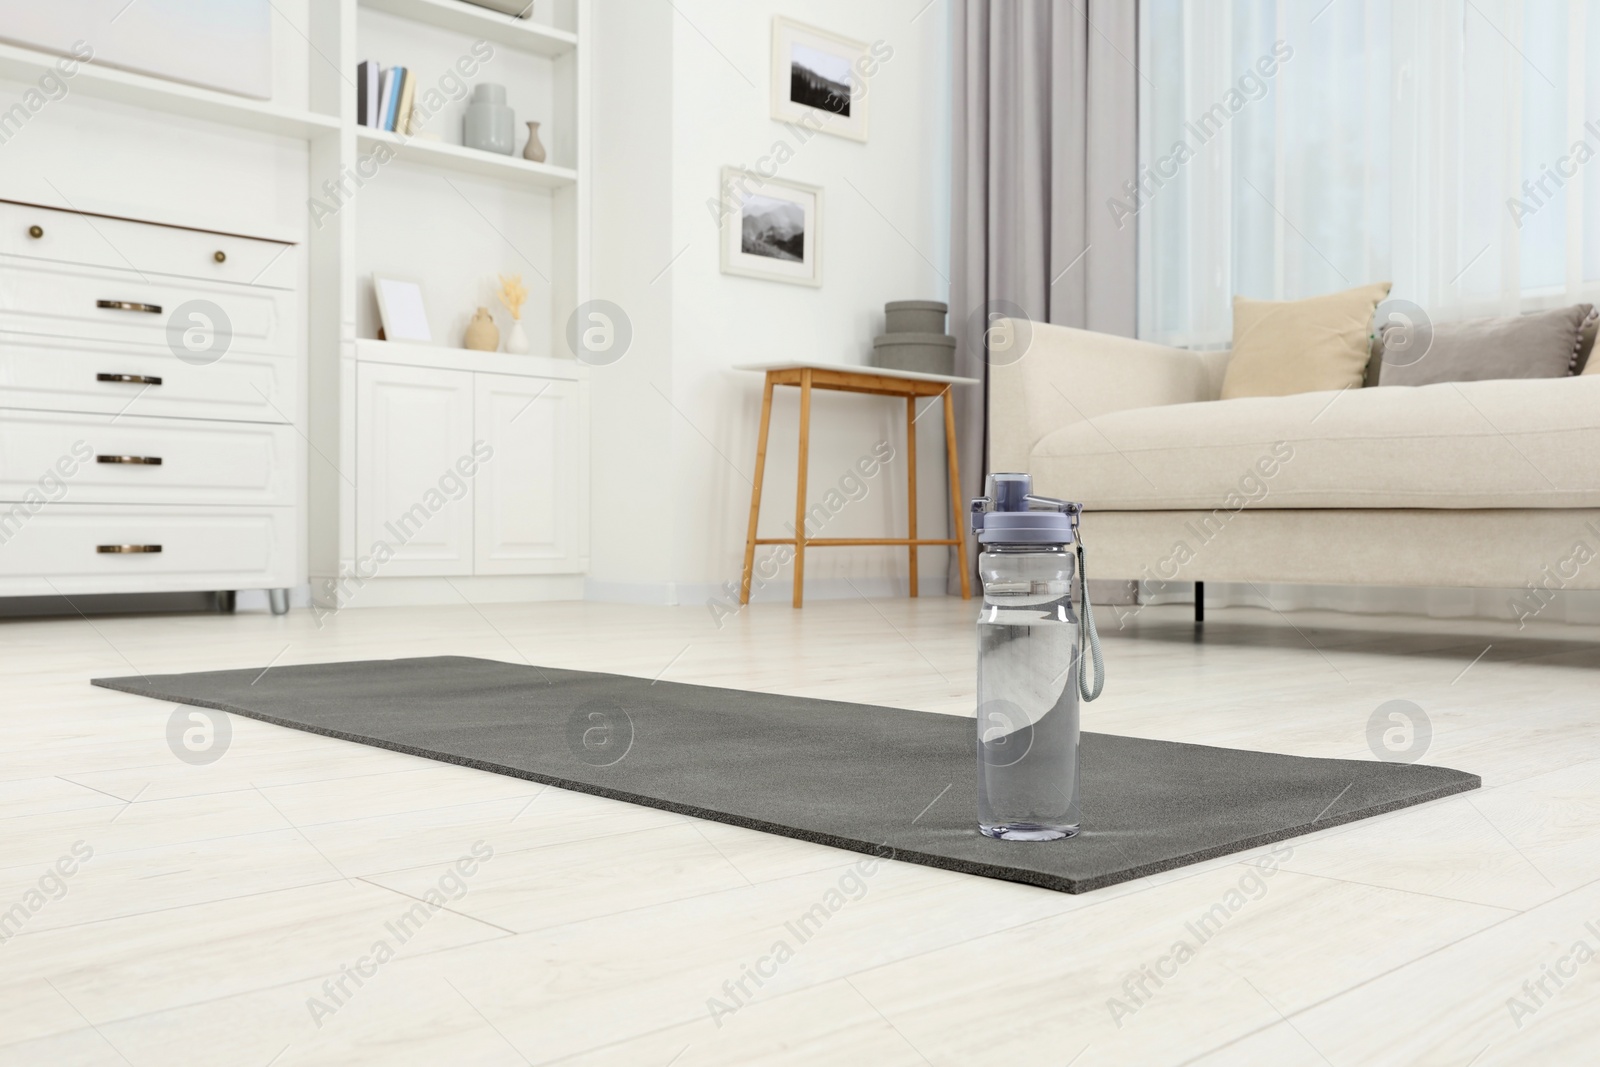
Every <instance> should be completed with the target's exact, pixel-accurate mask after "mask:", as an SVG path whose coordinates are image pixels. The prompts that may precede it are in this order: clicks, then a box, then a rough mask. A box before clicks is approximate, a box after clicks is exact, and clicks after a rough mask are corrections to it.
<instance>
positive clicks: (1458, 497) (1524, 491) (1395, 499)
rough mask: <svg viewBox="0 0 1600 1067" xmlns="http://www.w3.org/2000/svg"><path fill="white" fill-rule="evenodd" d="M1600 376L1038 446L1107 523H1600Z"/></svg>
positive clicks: (1328, 396)
mask: <svg viewBox="0 0 1600 1067" xmlns="http://www.w3.org/2000/svg"><path fill="white" fill-rule="evenodd" d="M1597 452H1600V375H1587V376H1582V377H1568V378H1544V379H1526V380H1516V381H1492V382H1461V383H1456V382H1446V383H1442V384H1438V385H1424V386H1417V387H1415V388H1409V389H1385V388H1376V389H1349V390H1342V391H1337V392H1322V393H1301V394H1297V395H1294V396H1283V397H1245V398H1241V399H1237V400H1212V401H1205V402H1202V403H1195V404H1174V405H1170V406H1167V407H1153V408H1141V409H1137V410H1133V411H1117V412H1112V413H1110V414H1106V415H1101V416H1098V417H1096V418H1094V419H1091V420H1089V421H1087V422H1080V423H1075V424H1073V425H1070V426H1065V427H1063V428H1061V429H1059V430H1056V431H1054V432H1052V433H1050V434H1047V435H1046V436H1044V437H1043V438H1041V439H1040V441H1039V442H1038V444H1036V445H1035V446H1034V449H1033V452H1032V456H1031V458H1030V464H1029V469H1030V470H1031V471H1032V473H1033V474H1034V476H1035V479H1036V483H1037V484H1038V485H1039V487H1040V488H1039V490H1038V491H1039V492H1041V493H1045V494H1048V495H1050V496H1060V497H1066V498H1067V499H1070V500H1081V501H1083V502H1084V504H1085V505H1086V506H1087V507H1089V508H1094V509H1100V510H1130V509H1131V510H1161V509H1182V510H1194V509H1203V510H1211V509H1214V508H1224V507H1226V508H1232V509H1235V510H1237V509H1238V508H1240V507H1254V508H1519V507H1541V508H1552V507H1600V464H1597V463H1596V462H1595V461H1594V457H1595V455H1596V453H1597Z"/></svg>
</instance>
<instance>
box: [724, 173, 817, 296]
mask: <svg viewBox="0 0 1600 1067" xmlns="http://www.w3.org/2000/svg"><path fill="white" fill-rule="evenodd" d="M721 193H722V196H721V200H720V204H721V213H722V237H721V246H722V273H724V274H737V275H742V276H744V277H747V278H764V279H766V280H767V281H774V282H788V283H790V284H792V285H810V286H820V285H821V284H822V248H821V243H822V189H821V187H819V186H816V185H806V184H805V183H803V182H792V181H788V180H787V179H781V178H764V177H762V176H761V175H760V174H757V173H756V172H754V171H750V170H745V169H744V168H742V167H723V168H722V190H721Z"/></svg>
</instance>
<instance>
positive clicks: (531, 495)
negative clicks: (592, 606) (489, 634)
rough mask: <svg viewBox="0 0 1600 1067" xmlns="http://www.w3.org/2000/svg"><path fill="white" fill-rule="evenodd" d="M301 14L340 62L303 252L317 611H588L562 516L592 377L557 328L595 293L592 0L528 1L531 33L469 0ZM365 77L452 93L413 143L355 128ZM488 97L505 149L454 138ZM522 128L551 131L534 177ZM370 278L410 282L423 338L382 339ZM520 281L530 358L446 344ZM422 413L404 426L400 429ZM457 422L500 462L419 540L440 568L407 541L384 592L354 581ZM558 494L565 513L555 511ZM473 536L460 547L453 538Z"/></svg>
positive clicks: (438, 458) (579, 563)
mask: <svg viewBox="0 0 1600 1067" xmlns="http://www.w3.org/2000/svg"><path fill="white" fill-rule="evenodd" d="M312 15H313V18H314V19H315V20H316V21H315V23H314V25H313V26H312V34H311V46H312V48H313V49H315V53H314V54H320V55H322V56H325V57H328V58H333V59H336V62H337V65H338V67H339V71H338V76H337V77H336V78H330V77H326V76H324V77H322V78H321V80H320V81H319V80H318V75H317V71H316V66H315V65H314V66H313V73H312V78H313V82H312V85H311V94H310V95H311V99H312V102H313V106H314V107H318V108H326V110H328V111H329V112H330V113H331V114H335V115H337V119H336V120H335V126H334V132H332V133H330V134H328V135H326V136H323V135H317V136H315V137H314V139H313V140H312V141H311V144H312V152H311V170H312V174H311V183H310V185H311V190H312V193H313V196H315V195H316V194H317V192H318V190H322V191H323V194H324V195H323V202H324V204H325V205H326V206H327V207H329V208H330V212H329V213H328V214H326V215H323V217H322V218H321V219H320V222H319V224H317V225H315V226H314V227H313V229H312V232H311V236H310V241H309V244H310V256H309V264H310V271H309V273H310V294H311V295H310V304H311V306H310V318H311V338H312V342H311V347H312V352H311V360H310V364H311V372H310V373H311V382H310V395H309V398H308V402H309V409H310V421H309V425H308V427H307V430H308V434H307V436H308V439H309V441H310V442H311V446H312V447H311V452H312V459H311V470H310V501H311V504H310V516H311V524H310V531H309V545H308V549H309V551H308V555H309V560H310V575H311V586H312V596H313V599H314V600H316V601H317V602H318V603H319V604H321V605H323V606H324V607H332V606H335V605H343V604H344V603H347V602H348V603H363V604H374V603H397V602H407V603H415V602H430V601H442V602H455V603H459V602H460V597H461V596H462V595H467V596H469V597H471V598H472V599H474V600H476V599H479V598H495V597H500V598H505V597H513V596H514V597H516V598H519V599H537V598H541V597H562V598H565V597H573V596H579V595H581V588H582V577H581V571H582V570H583V569H584V568H586V566H587V557H588V547H587V537H588V534H587V510H586V508H584V509H583V514H581V515H577V516H575V517H574V516H572V515H567V514H565V513H564V511H563V509H566V510H567V511H570V510H572V502H573V500H574V499H586V495H587V490H588V486H587V481H588V474H587V444H588V441H587V430H586V429H585V427H586V425H587V404H588V387H587V383H586V375H585V374H583V373H582V372H583V371H585V370H586V369H587V368H584V367H583V366H582V365H581V364H578V363H577V362H576V361H575V360H573V359H571V358H570V354H569V353H567V352H566V351H565V349H566V343H565V327H566V321H567V318H568V317H569V316H570V314H571V313H572V310H573V309H574V308H575V307H576V306H577V305H578V304H579V303H581V302H582V301H583V300H585V299H587V288H588V287H587V277H588V257H589V252H588V246H589V228H588V221H587V213H588V184H589V183H588V179H589V175H588V172H587V167H586V166H585V160H586V157H587V152H588V137H587V130H586V127H587V121H588V106H589V104H588V93H587V85H586V80H585V79H586V77H587V69H588V39H587V34H586V29H587V26H588V23H589V0H537V2H536V3H535V5H534V10H533V18H531V19H515V18H511V17H509V16H505V15H501V14H498V13H496V12H494V11H491V10H489V9H487V8H482V7H477V6H474V5H472V4H469V3H466V2H464V0H329V2H328V3H326V4H320V3H319V4H314V5H313V6H312ZM485 45H487V47H485ZM363 61H371V62H376V63H378V64H380V65H381V66H382V67H385V68H387V67H392V66H403V67H406V68H407V69H409V70H410V71H412V72H413V74H414V75H415V76H417V78H418V90H417V93H418V96H417V98H418V100H419V101H420V100H421V93H422V92H423V91H424V90H426V89H429V88H434V89H438V90H439V91H440V94H441V95H442V96H444V97H445V99H446V100H447V103H446V104H445V105H444V106H442V107H439V108H438V109H437V110H436V111H435V112H434V114H432V115H431V116H429V118H428V119H427V121H426V124H425V126H424V131H425V132H424V133H423V134H422V135H416V134H414V135H409V136H408V135H403V134H399V133H394V132H388V131H383V130H378V129H372V128H369V127H366V126H363V125H361V124H359V122H358V121H357V114H356V90H355V83H356V78H357V65H358V64H359V63H361V62H363ZM322 66H324V67H329V69H332V68H331V66H330V65H329V64H322ZM469 69H470V70H471V73H470V74H469V73H467V71H468V70H469ZM481 82H495V83H499V84H502V85H505V86H506V88H507V97H508V102H509V103H510V104H511V106H512V107H513V110H514V111H515V112H516V117H517V120H518V121H517V126H516V132H517V141H516V146H517V154H515V155H509V156H506V155H496V154H493V153H488V152H481V151H477V150H475V149H471V148H467V147H465V146H464V145H462V144H461V143H460V141H461V139H462V115H463V110H464V107H465V100H464V99H463V98H464V97H465V96H466V95H467V93H468V92H469V91H470V86H471V85H473V84H477V83H481ZM526 119H535V120H539V121H540V122H541V125H542V129H541V140H542V141H543V143H544V144H545V147H546V151H547V153H548V155H547V160H546V162H544V163H533V162H530V161H528V160H525V159H523V158H522V156H521V149H522V147H523V142H524V139H525V136H526V134H525V132H524V126H523V122H524V120H526ZM330 190H332V192H330ZM375 272H376V273H382V274H388V275H394V276H401V277H409V278H413V279H415V280H416V281H418V282H420V283H421V285H422V287H423V291H424V294H425V296H426V298H427V300H428V312H429V319H430V325H431V327H432V331H433V334H434V342H435V343H434V344H432V345H416V344H396V343H393V342H385V341H381V340H379V339H378V321H377V307H376V301H375V299H374V297H373V293H372V282H371V278H372V275H373V273H375ZM511 273H520V274H521V275H522V277H523V281H524V284H525V285H526V286H527V288H528V290H529V301H528V306H527V307H526V308H525V309H524V313H523V322H524V324H525V326H526V328H527V331H528V334H529V336H530V339H531V341H532V343H533V350H532V353H531V354H530V355H527V356H512V355H508V354H505V353H481V352H467V351H465V350H462V349H460V348H458V347H456V346H459V345H460V344H461V336H460V333H461V331H462V329H463V328H464V327H465V324H466V320H467V319H468V318H469V317H470V315H471V314H472V311H473V309H474V308H475V307H477V306H486V307H489V308H490V309H491V311H492V312H493V313H494V314H495V316H496V318H497V321H498V322H499V324H500V327H501V329H502V333H503V332H504V331H505V329H506V327H507V326H508V325H509V320H508V317H507V316H506V314H505V312H504V310H503V309H502V308H500V307H499V305H498V304H497V303H496V302H495V300H494V280H495V276H496V275H500V274H511ZM524 394H525V395H524ZM413 403H414V404H415V405H417V406H416V408H415V411H416V413H417V414H416V415H415V416H414V418H413V419H412V421H414V422H415V423H416V424H417V425H416V432H415V433H414V434H406V433H403V432H400V433H397V432H396V429H395V427H396V425H397V423H396V422H395V420H396V419H397V418H401V417H402V416H401V414H400V413H403V412H405V411H407V410H409V409H408V405H411V404H413ZM524 403H526V404H528V408H527V413H526V414H521V411H522V405H523V404H524ZM508 405H510V414H509V415H508V414H507V412H506V409H507V406H508ZM429 412H431V413H432V415H429V414H428V413H429ZM363 416H365V417H363ZM435 417H437V418H439V419H445V420H447V421H448V422H450V424H451V426H452V427H454V428H451V429H446V428H445V427H444V425H443V424H442V423H437V422H435V421H434V418H435ZM512 419H515V420H516V421H515V425H514V426H512V425H510V424H509V423H510V420H512ZM462 420H465V422H466V424H467V425H470V426H471V427H472V428H473V430H474V432H477V433H479V435H480V436H481V435H482V433H489V435H490V437H491V438H492V439H493V442H494V443H495V445H496V450H497V454H498V455H501V456H502V457H503V459H504V462H502V463H500V464H499V465H498V466H496V465H495V464H493V463H491V464H489V465H487V466H486V468H485V473H483V474H481V475H478V476H477V478H476V479H475V480H474V481H473V483H472V485H471V487H470V491H469V492H470V498H471V501H472V504H471V506H470V507H466V505H452V508H451V510H450V512H449V515H448V516H447V517H440V518H439V519H437V520H436V521H437V524H438V529H437V530H433V527H430V530H433V533H431V534H430V535H429V536H433V534H437V535H438V536H439V537H440V538H441V539H442V542H445V543H442V544H441V546H439V547H438V548H437V550H436V551H437V554H438V556H439V558H437V559H432V560H431V561H430V560H428V559H425V557H428V554H429V552H430V551H435V550H430V549H427V548H426V547H425V546H422V545H421V544H420V543H417V544H411V545H407V546H404V549H403V550H402V551H400V552H399V553H398V554H397V555H396V560H397V564H396V565H395V566H393V567H390V568H386V569H384V570H383V571H382V572H381V573H380V574H379V576H378V577H377V578H375V579H371V580H364V581H352V580H351V576H352V575H356V574H358V573H359V571H360V568H359V567H358V564H359V563H360V561H361V560H362V558H363V557H366V556H367V555H368V554H369V551H370V549H371V547H372V546H371V545H369V544H367V543H365V542H364V541H363V538H366V539H368V540H370V539H371V536H372V533H373V531H374V530H381V529H384V528H385V523H386V520H388V519H391V518H396V517H397V516H391V515H389V514H388V513H389V512H390V511H391V510H399V511H403V510H404V508H403V507H402V505H405V506H409V505H410V504H411V503H412V502H413V501H412V496H413V495H414V494H415V493H416V492H417V488H416V487H417V486H421V485H423V484H424V483H425V482H427V481H428V479H429V478H432V479H437V478H438V477H439V473H440V472H438V471H432V470H431V468H432V467H433V466H440V467H441V469H442V468H443V466H444V462H445V460H446V459H449V458H451V457H447V456H445V455H444V453H445V452H447V451H448V452H451V453H452V454H453V453H454V452H455V451H458V450H459V449H460V447H461V440H460V438H461V433H462V432H464V431H462V430H461V429H460V426H459V425H458V424H460V423H461V422H462ZM496 420H499V421H496ZM405 424H408V423H405V422H404V421H403V422H402V423H401V424H400V425H405ZM485 426H487V427H490V428H491V430H492V432H490V431H489V430H485V429H484V427H485ZM580 431H581V432H580ZM401 456H405V457H408V458H407V459H405V460H402V459H401V458H400V457H401ZM423 468H428V470H423ZM413 481H414V482H415V485H413ZM557 494H559V495H561V496H563V497H566V498H567V499H565V500H557V499H546V497H553V496H554V495H557ZM463 509H465V510H463ZM469 529H471V530H475V531H476V532H475V533H473V534H472V535H471V537H472V538H475V540H472V541H471V543H467V542H464V541H462V540H461V539H462V538H463V537H466V536H467V534H466V533H465V531H467V530H469ZM407 559H409V561H408V562H398V561H401V560H407Z"/></svg>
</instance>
